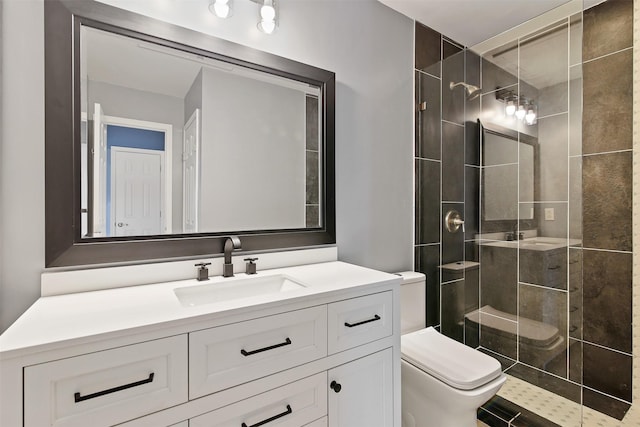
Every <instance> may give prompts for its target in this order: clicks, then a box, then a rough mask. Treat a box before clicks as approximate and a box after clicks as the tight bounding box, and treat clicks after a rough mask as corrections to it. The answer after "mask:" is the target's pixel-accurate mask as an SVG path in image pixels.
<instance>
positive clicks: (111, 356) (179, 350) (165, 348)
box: [24, 335, 187, 427]
mask: <svg viewBox="0 0 640 427" xmlns="http://www.w3.org/2000/svg"><path fill="white" fill-rule="evenodd" d="M186 401H187V336H186V335H179V336H175V337H169V338H164V339H160V340H155V341H148V342H144V343H141V344H135V345H130V346H126V347H119V348H115V349H112V350H105V351H100V352H97V353H90V354H85V355H82V356H77V357H71V358H68V359H61V360H57V361H54V362H48V363H43V364H41V365H34V366H29V367H26V368H25V369H24V406H25V408H24V417H25V427H42V426H56V427H63V426H64V427H72V426H77V427H86V426H92V427H101V426H111V425H114V424H118V423H121V422H124V421H127V420H129V419H132V418H136V417H140V416H142V415H146V414H149V413H151V412H155V411H159V410H161V409H164V408H167V407H170V406H173V405H177V404H179V403H182V402H186Z"/></svg>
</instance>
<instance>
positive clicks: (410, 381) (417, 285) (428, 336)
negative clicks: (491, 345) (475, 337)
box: [400, 272, 506, 427]
mask: <svg viewBox="0 0 640 427" xmlns="http://www.w3.org/2000/svg"><path fill="white" fill-rule="evenodd" d="M400 275H401V276H402V278H403V282H402V286H401V288H400V296H401V301H400V305H401V318H402V334H403V335H402V338H401V340H402V344H401V348H402V427H475V426H476V418H477V416H476V412H477V410H478V408H479V407H480V406H481V405H482V404H483V403H485V402H486V401H487V400H489V399H491V397H493V396H494V395H495V394H496V393H497V392H498V390H499V389H500V387H502V385H503V384H504V382H505V381H506V376H505V375H504V374H503V373H502V370H501V369H500V363H499V362H498V361H497V360H495V359H494V358H492V357H490V356H487V355H486V354H484V353H481V352H479V351H477V350H474V349H472V348H471V347H468V346H466V345H464V344H462V343H459V342H457V341H455V340H453V339H451V338H448V337H446V336H444V335H441V334H440V333H438V332H437V331H436V330H435V329H433V328H426V329H425V328H424V325H425V301H426V298H425V292H426V281H425V276H424V275H423V274H421V273H415V272H406V273H400Z"/></svg>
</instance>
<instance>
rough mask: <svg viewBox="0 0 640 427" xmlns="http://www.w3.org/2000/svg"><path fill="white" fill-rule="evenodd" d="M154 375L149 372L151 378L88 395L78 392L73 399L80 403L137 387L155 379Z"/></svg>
mask: <svg viewBox="0 0 640 427" xmlns="http://www.w3.org/2000/svg"><path fill="white" fill-rule="evenodd" d="M153 376H154V373H153V372H151V373H150V374H149V378H145V379H144V380H140V381H136V382H134V383H131V384H125V385H120V386H118V387H114V388H110V389H108V390H102V391H98V392H95V393H91V394H87V395H86V396H80V393H77V392H76V393H75V394H74V395H73V400H74V401H75V402H76V403H78V402H82V401H83V400H89V399H93V398H96V397H100V396H104V395H105V394H110V393H116V392H118V391H122V390H126V389H128V388H133V387H137V386H139V385H143V384H148V383H150V382H152V381H153Z"/></svg>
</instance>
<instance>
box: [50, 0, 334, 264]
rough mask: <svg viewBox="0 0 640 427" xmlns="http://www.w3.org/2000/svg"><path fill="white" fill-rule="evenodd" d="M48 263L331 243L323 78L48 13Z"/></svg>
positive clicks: (84, 14) (157, 27)
mask: <svg viewBox="0 0 640 427" xmlns="http://www.w3.org/2000/svg"><path fill="white" fill-rule="evenodd" d="M45 7H46V10H45V17H46V18H45V52H46V53H45V68H46V70H45V79H46V80H45V85H46V87H45V98H46V99H45V108H46V110H45V114H46V123H45V126H46V169H47V170H46V179H47V181H46V190H47V193H46V194H47V195H46V221H47V222H46V231H47V242H46V264H47V266H48V267H51V266H67V265H81V264H99V263H105V262H130V261H141V260H148V259H160V258H173V257H188V256H202V255H211V254H216V253H220V252H222V241H223V237H224V236H226V235H231V234H233V235H239V236H240V238H241V241H242V246H243V250H249V251H252V250H271V249H286V248H291V247H302V246H310V245H319V244H331V243H335V231H334V229H335V202H334V154H333V153H334V97H335V75H334V74H333V73H331V72H328V71H325V70H321V69H318V68H315V67H311V66H308V65H305V64H301V63H297V62H294V61H291V60H288V59H284V58H281V57H277V56H274V55H271V54H267V53H264V52H261V51H256V50H254V49H250V48H247V47H244V46H240V45H236V44H234V43H231V42H227V41H224V40H220V39H217V38H215V37H211V36H207V35H204V34H202V33H197V32H194V31H192V30H188V29H185V28H181V27H177V26H174V25H171V24H168V23H164V22H160V21H157V20H154V19H151V18H148V17H144V16H140V15H137V14H133V13H130V12H127V11H124V10H121V9H117V8H113V7H111V6H107V5H104V4H102V3H97V2H91V1H83V2H78V1H72V0H52V1H47V2H45Z"/></svg>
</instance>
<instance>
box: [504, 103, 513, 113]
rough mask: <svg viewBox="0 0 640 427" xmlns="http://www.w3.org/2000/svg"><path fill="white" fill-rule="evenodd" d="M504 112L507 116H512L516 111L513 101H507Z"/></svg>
mask: <svg viewBox="0 0 640 427" xmlns="http://www.w3.org/2000/svg"><path fill="white" fill-rule="evenodd" d="M504 112H505V114H506V115H507V116H513V115H514V114H515V113H516V104H514V103H513V101H508V102H507V106H506V107H505V108H504Z"/></svg>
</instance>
